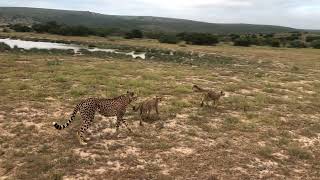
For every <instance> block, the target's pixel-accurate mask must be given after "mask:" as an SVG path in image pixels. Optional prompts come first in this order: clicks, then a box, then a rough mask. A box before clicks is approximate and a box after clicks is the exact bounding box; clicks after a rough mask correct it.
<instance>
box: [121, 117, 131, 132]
mask: <svg viewBox="0 0 320 180" xmlns="http://www.w3.org/2000/svg"><path fill="white" fill-rule="evenodd" d="M121 121H122V123H123V124H124V125H125V126H126V127H127V129H128V131H129V132H131V133H132V130H131V129H130V128H129V126H128V123H127V122H126V120H124V119H121Z"/></svg>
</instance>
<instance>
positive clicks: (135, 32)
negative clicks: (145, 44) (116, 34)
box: [125, 29, 143, 39]
mask: <svg viewBox="0 0 320 180" xmlns="http://www.w3.org/2000/svg"><path fill="white" fill-rule="evenodd" d="M125 38H126V39H133V38H143V33H142V31H140V30H138V29H134V30H132V31H131V32H128V33H127V34H126V35H125Z"/></svg>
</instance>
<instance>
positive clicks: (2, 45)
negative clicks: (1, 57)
mask: <svg viewBox="0 0 320 180" xmlns="http://www.w3.org/2000/svg"><path fill="white" fill-rule="evenodd" d="M10 49H11V48H10V46H9V45H7V44H6V43H3V42H0V52H1V51H8V50H10Z"/></svg>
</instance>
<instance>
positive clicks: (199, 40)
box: [183, 33, 219, 45]
mask: <svg viewBox="0 0 320 180" xmlns="http://www.w3.org/2000/svg"><path fill="white" fill-rule="evenodd" d="M183 40H185V41H186V43H187V44H194V45H215V44H217V43H219V40H218V37H217V36H214V35H212V34H208V33H186V34H184V35H183Z"/></svg>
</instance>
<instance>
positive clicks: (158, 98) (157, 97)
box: [155, 96, 163, 102]
mask: <svg viewBox="0 0 320 180" xmlns="http://www.w3.org/2000/svg"><path fill="white" fill-rule="evenodd" d="M155 99H156V100H157V101H159V102H161V101H162V100H163V98H162V97H161V96H156V98H155Z"/></svg>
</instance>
